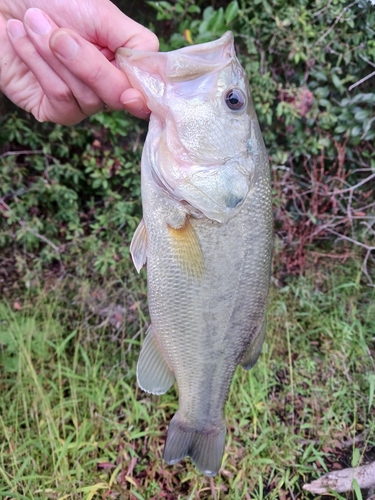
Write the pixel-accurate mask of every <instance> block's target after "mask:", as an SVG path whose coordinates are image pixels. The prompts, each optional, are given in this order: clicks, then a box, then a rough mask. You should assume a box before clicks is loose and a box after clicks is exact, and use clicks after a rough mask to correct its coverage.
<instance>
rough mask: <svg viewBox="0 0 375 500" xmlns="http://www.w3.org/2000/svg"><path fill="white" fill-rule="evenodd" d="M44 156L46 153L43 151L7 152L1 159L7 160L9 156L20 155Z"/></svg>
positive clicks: (0, 156)
mask: <svg viewBox="0 0 375 500" xmlns="http://www.w3.org/2000/svg"><path fill="white" fill-rule="evenodd" d="M40 154H44V151H43V150H42V149H36V150H33V151H31V150H30V151H29V150H23V151H7V152H6V153H3V154H1V155H0V158H6V157H7V156H19V155H40Z"/></svg>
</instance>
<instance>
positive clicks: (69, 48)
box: [51, 33, 79, 60]
mask: <svg viewBox="0 0 375 500" xmlns="http://www.w3.org/2000/svg"><path fill="white" fill-rule="evenodd" d="M51 48H52V50H53V51H54V52H57V54H58V55H59V56H61V57H63V58H64V59H69V60H71V59H74V58H75V57H76V56H77V54H78V49H79V46H78V43H77V42H76V41H75V40H74V38H72V37H71V36H70V35H68V34H66V33H62V34H61V35H57V36H56V37H55V38H53V40H51Z"/></svg>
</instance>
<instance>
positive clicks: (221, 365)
mask: <svg viewBox="0 0 375 500" xmlns="http://www.w3.org/2000/svg"><path fill="white" fill-rule="evenodd" d="M117 61H118V63H119V65H120V66H121V67H122V68H123V70H124V71H125V72H126V74H127V75H128V77H129V79H130V81H131V83H132V85H133V86H134V87H135V88H137V89H139V90H141V91H142V92H143V94H144V95H145V96H146V98H147V103H148V106H149V108H150V110H151V117H150V124H149V131H148V135H147V139H146V142H145V145H144V149H143V155H142V164H141V176H142V177H141V186H142V205H143V220H142V222H141V223H140V225H139V227H138V228H137V230H136V232H135V234H134V237H133V241H132V244H131V254H132V257H133V261H134V263H135V266H136V268H137V270H138V271H139V270H140V269H141V268H142V266H143V265H144V264H145V263H146V261H147V281H148V303H149V310H150V317H151V326H150V328H149V330H148V333H147V335H146V338H145V341H144V344H143V346H142V350H141V354H140V357H139V361H138V365H137V379H138V384H139V386H140V387H141V388H142V389H143V390H145V391H147V392H149V393H152V394H163V393H164V392H166V391H167V390H168V389H169V388H170V387H171V386H172V384H173V383H174V381H175V380H176V381H177V385H178V390H179V409H178V411H177V413H176V415H175V416H174V417H173V418H172V420H171V422H170V425H169V429H168V436H167V440H166V444H165V448H164V459H165V460H166V462H167V463H169V464H175V463H177V462H178V461H180V460H181V459H183V458H184V457H185V456H190V457H191V459H192V460H193V462H194V463H195V465H196V467H197V468H198V469H199V470H200V471H201V472H203V474H205V475H207V476H215V475H216V474H217V473H218V471H219V469H220V465H221V460H222V456H223V452H224V442H225V434H226V425H225V421H224V418H223V411H224V405H225V402H226V399H227V396H228V392H229V387H230V384H231V381H232V377H233V374H234V371H235V368H236V366H237V365H238V364H241V365H242V366H243V367H244V368H245V369H250V368H251V367H252V366H254V364H255V363H256V361H257V359H258V356H259V354H260V352H261V348H262V344H263V340H264V336H265V307H266V299H267V293H268V287H269V281H270V267H271V254H272V208H271V188H270V172H269V164H268V157H267V152H266V150H265V146H264V143H263V139H262V136H261V132H260V129H259V124H258V120H257V117H256V114H255V110H254V105H253V103H252V100H251V96H250V90H249V85H248V80H247V77H246V74H245V71H244V70H243V68H242V67H241V65H240V63H239V61H238V59H237V57H236V54H235V50H234V42H233V35H232V33H230V32H227V33H226V34H224V35H223V36H222V37H221V38H220V39H219V40H216V41H214V42H209V43H204V44H201V45H194V46H189V47H185V48H182V49H179V50H175V51H172V52H167V53H151V52H142V51H135V50H130V49H125V48H121V49H119V50H118V51H117Z"/></svg>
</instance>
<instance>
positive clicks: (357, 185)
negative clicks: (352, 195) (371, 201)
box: [324, 117, 375, 194]
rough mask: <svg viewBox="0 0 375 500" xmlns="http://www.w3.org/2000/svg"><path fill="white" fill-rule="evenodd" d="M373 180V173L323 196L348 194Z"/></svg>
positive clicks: (374, 175) (374, 176)
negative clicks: (351, 184) (352, 184)
mask: <svg viewBox="0 0 375 500" xmlns="http://www.w3.org/2000/svg"><path fill="white" fill-rule="evenodd" d="M374 119H375V117H374ZM374 178H375V173H374V174H372V175H369V176H368V177H366V179H362V180H361V181H360V182H358V183H357V184H355V185H354V186H350V187H348V188H345V189H340V190H339V191H331V192H328V193H324V194H344V193H349V191H352V192H353V191H354V190H355V189H357V188H358V187H360V186H363V184H366V183H367V182H369V181H371V179H374Z"/></svg>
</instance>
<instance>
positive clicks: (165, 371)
mask: <svg viewBox="0 0 375 500" xmlns="http://www.w3.org/2000/svg"><path fill="white" fill-rule="evenodd" d="M137 381H138V385H139V387H140V388H141V389H143V390H144V391H146V392H150V393H151V394H164V393H165V392H167V390H168V389H169V388H170V387H172V385H173V382H174V375H173V372H172V370H171V369H170V368H169V366H168V364H167V362H166V360H165V359H164V356H163V353H162V352H161V349H160V347H159V346H158V343H157V341H156V338H155V334H154V333H153V331H152V325H151V326H150V328H149V329H148V330H147V334H146V338H145V341H144V342H143V346H142V349H141V354H140V355H139V359H138V364H137Z"/></svg>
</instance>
